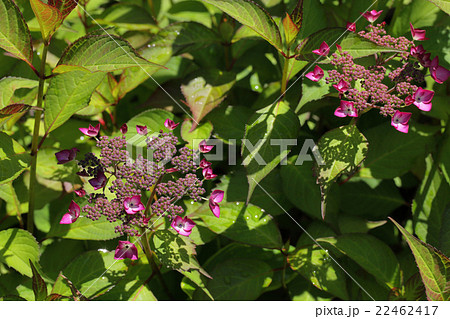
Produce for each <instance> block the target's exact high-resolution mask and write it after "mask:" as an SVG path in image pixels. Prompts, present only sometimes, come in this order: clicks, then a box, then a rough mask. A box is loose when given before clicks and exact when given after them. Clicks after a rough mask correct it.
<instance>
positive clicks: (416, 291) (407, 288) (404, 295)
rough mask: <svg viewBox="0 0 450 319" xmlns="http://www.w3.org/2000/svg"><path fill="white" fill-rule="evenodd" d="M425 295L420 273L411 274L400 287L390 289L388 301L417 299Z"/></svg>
mask: <svg viewBox="0 0 450 319" xmlns="http://www.w3.org/2000/svg"><path fill="white" fill-rule="evenodd" d="M424 296H425V286H424V285H423V282H422V279H421V277H420V274H419V273H418V272H417V273H415V274H414V275H413V276H411V277H410V278H409V279H408V280H407V281H406V282H405V284H404V285H402V287H401V288H400V289H392V290H391V292H390V293H389V301H419V300H421V299H422V297H424Z"/></svg>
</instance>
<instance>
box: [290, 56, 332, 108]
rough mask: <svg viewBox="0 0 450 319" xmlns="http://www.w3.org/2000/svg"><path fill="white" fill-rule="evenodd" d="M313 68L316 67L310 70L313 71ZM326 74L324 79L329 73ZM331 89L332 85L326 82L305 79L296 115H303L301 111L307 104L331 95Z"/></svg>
mask: <svg viewBox="0 0 450 319" xmlns="http://www.w3.org/2000/svg"><path fill="white" fill-rule="evenodd" d="M313 68H314V67H313V66H312V65H311V67H310V70H313ZM324 73H325V75H324V77H327V76H328V72H327V71H325V72H324ZM330 88H331V83H327V82H326V81H319V82H313V81H311V80H309V79H307V78H305V79H303V82H302V97H301V98H300V102H298V105H297V107H296V109H295V114H299V113H303V112H301V109H302V107H303V106H304V105H305V104H306V103H308V102H311V101H316V100H320V99H322V98H323V97H324V96H325V95H327V94H328V93H330Z"/></svg>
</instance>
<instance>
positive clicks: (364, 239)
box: [318, 234, 400, 288]
mask: <svg viewBox="0 0 450 319" xmlns="http://www.w3.org/2000/svg"><path fill="white" fill-rule="evenodd" d="M318 241H320V242H327V243H330V244H331V245H333V246H334V247H335V248H337V249H338V250H339V251H340V252H342V253H343V254H345V255H347V256H348V257H350V258H351V259H353V260H354V261H355V262H356V263H357V264H358V265H360V266H361V267H362V268H363V269H365V270H366V271H367V272H368V273H370V274H372V275H373V276H375V278H377V279H378V280H381V282H383V283H385V284H386V285H387V286H388V287H390V288H392V287H398V286H399V285H400V265H399V263H398V260H397V257H395V255H394V253H393V252H392V250H391V249H390V248H389V246H388V245H386V244H385V243H384V242H382V241H381V240H379V239H377V238H375V237H373V236H371V235H368V234H345V235H342V236H338V237H335V238H333V237H328V238H320V239H318Z"/></svg>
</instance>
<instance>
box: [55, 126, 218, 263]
mask: <svg viewBox="0 0 450 319" xmlns="http://www.w3.org/2000/svg"><path fill="white" fill-rule="evenodd" d="M178 125H179V124H177V123H174V122H173V121H172V120H170V119H167V120H166V121H165V123H164V126H165V127H166V128H168V129H169V132H163V131H162V130H161V131H160V132H159V133H157V134H149V131H151V130H149V129H148V128H147V127H146V126H140V125H137V127H136V133H137V134H139V135H143V136H146V140H145V141H146V145H147V148H148V150H149V154H150V153H151V154H150V155H149V158H144V157H143V156H142V155H138V156H137V158H136V159H135V160H132V159H131V158H130V154H129V153H128V151H127V140H126V137H125V133H126V132H127V131H128V127H127V126H126V125H124V126H122V127H121V128H120V132H121V133H122V135H121V136H117V137H112V138H110V137H108V136H101V137H97V135H98V133H99V130H100V126H96V127H93V126H92V125H89V128H87V129H80V130H81V131H82V132H83V134H85V135H87V136H90V137H94V138H95V139H96V140H97V144H96V146H97V147H98V148H99V149H100V154H99V156H98V157H97V156H96V155H94V154H93V153H87V154H86V155H85V156H84V159H82V160H80V161H78V165H79V167H80V172H78V173H77V174H78V175H80V176H81V177H85V178H86V179H87V181H88V183H89V184H91V186H92V187H93V188H94V190H95V192H92V193H90V194H87V193H86V191H85V190H84V189H78V190H76V191H75V193H76V194H77V195H78V196H79V197H81V198H83V199H85V204H84V206H83V205H81V206H82V207H81V208H80V205H78V204H76V203H75V202H74V201H72V203H71V204H70V207H69V212H68V213H66V214H65V215H64V216H63V218H62V220H61V222H60V223H61V224H71V223H73V222H75V221H76V220H77V219H78V218H79V217H80V216H81V217H83V216H84V217H87V218H89V219H92V220H94V221H95V220H98V219H99V218H101V217H102V216H105V217H106V219H107V220H108V221H109V222H111V223H113V222H114V223H115V222H120V223H119V225H117V226H115V231H116V232H117V233H120V234H121V235H127V236H138V237H139V236H140V235H141V234H142V232H143V231H146V230H147V229H152V228H151V226H149V221H150V220H151V218H152V217H154V216H159V217H158V218H162V217H165V218H168V219H169V221H170V224H171V227H172V228H173V230H175V231H176V232H177V233H179V234H180V235H183V236H189V235H190V234H191V232H192V229H193V228H194V227H195V223H194V222H193V221H192V220H190V219H189V218H187V217H184V218H183V217H182V215H183V214H184V213H185V211H184V209H183V207H182V206H180V205H177V202H178V201H179V200H181V199H183V198H190V200H191V201H194V202H199V201H202V200H205V198H204V197H203V196H204V194H205V193H206V190H205V189H204V188H203V182H204V181H205V180H208V179H213V178H215V177H216V176H217V175H216V174H214V173H213V171H212V168H211V163H210V162H208V161H206V159H204V158H203V159H202V160H201V161H200V154H201V153H208V152H209V151H211V150H212V148H213V146H211V145H207V143H206V141H202V142H201V143H200V145H199V149H198V150H192V149H190V148H188V147H181V148H177V145H178V138H177V137H176V136H175V135H174V134H173V132H172V131H173V130H174V129H175V128H176V127H177V126H178ZM77 151H78V150H77V149H71V150H63V151H60V152H58V153H56V154H55V156H56V158H57V160H58V163H60V164H63V163H67V162H69V161H72V160H74V159H75V157H76V154H77ZM198 172H201V174H200V173H198ZM107 191H109V193H110V194H108V193H107ZM111 194H112V195H111ZM223 195H224V193H223V191H220V190H215V191H213V192H212V194H211V196H210V198H209V199H207V200H209V206H210V208H211V211H212V213H213V214H214V215H215V216H216V217H219V216H220V207H219V203H220V202H221V201H222V200H223ZM115 258H116V259H123V258H131V259H137V250H136V248H135V245H134V244H133V243H131V242H128V241H120V243H119V246H118V247H117V249H116V255H115Z"/></svg>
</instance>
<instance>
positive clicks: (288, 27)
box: [283, 13, 299, 44]
mask: <svg viewBox="0 0 450 319" xmlns="http://www.w3.org/2000/svg"><path fill="white" fill-rule="evenodd" d="M283 29H284V36H285V38H286V43H288V44H291V43H292V41H294V40H295V37H296V36H297V34H298V31H299V27H297V25H296V24H295V23H294V22H293V21H292V19H291V17H290V16H289V14H288V13H286V16H285V17H284V19H283Z"/></svg>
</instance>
